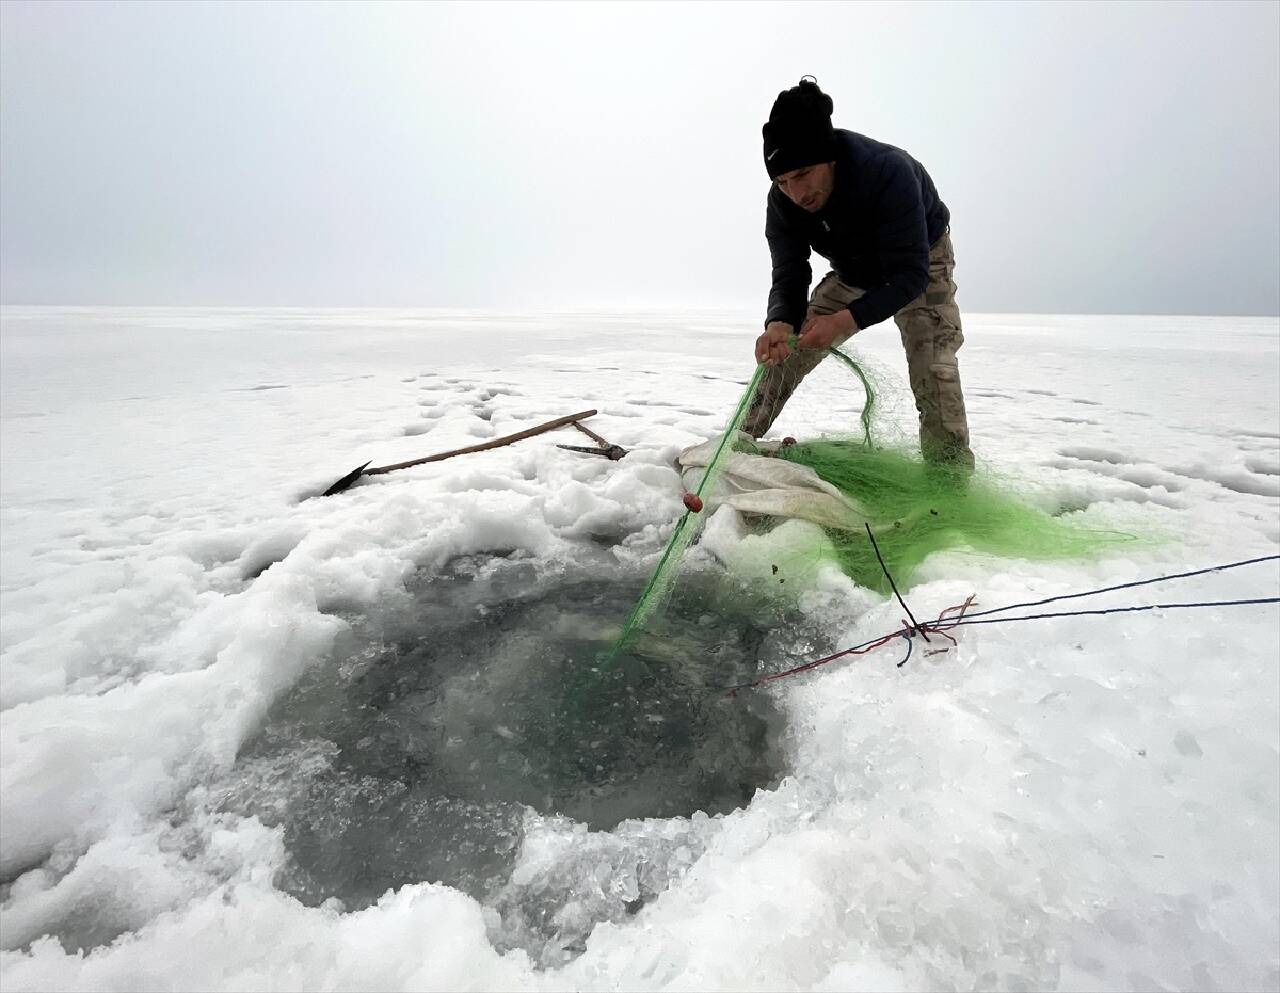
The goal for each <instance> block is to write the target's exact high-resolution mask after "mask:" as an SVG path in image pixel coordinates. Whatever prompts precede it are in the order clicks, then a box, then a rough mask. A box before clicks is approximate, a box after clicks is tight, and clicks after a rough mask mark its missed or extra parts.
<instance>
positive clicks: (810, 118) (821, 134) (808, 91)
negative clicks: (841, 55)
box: [764, 76, 836, 179]
mask: <svg viewBox="0 0 1280 993" xmlns="http://www.w3.org/2000/svg"><path fill="white" fill-rule="evenodd" d="M833 108H834V104H833V103H832V102H831V98H830V97H829V96H827V95H826V94H825V93H823V92H822V90H820V89H818V81H817V80H816V79H814V78H813V77H812V76H802V77H801V79H800V82H799V83H797V84H796V85H795V86H793V87H791V89H789V90H783V91H782V92H781V93H779V94H778V99H777V100H775V101H773V109H772V110H770V111H769V121H768V123H767V124H765V126H764V167H765V169H767V170H768V172H769V178H770V179H776V178H777V177H778V176H780V175H782V174H783V173H784V172H791V170H793V169H802V168H804V167H805V166H810V165H816V164H817V163H819V162H831V161H833V160H834V159H835V157H836V135H835V130H834V129H833V128H832V127H831V111H832V110H833Z"/></svg>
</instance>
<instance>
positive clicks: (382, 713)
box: [223, 557, 812, 943]
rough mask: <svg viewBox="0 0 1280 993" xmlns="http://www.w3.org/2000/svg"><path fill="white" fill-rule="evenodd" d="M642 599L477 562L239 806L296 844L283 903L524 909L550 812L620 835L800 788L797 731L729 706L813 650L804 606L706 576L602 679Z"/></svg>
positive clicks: (423, 604) (401, 627)
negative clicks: (775, 667) (461, 899)
mask: <svg viewBox="0 0 1280 993" xmlns="http://www.w3.org/2000/svg"><path fill="white" fill-rule="evenodd" d="M642 579H643V577H639V576H633V577H630V578H629V579H627V580H625V581H624V580H620V579H619V578H618V576H617V573H616V570H614V572H613V574H612V575H609V574H603V575H592V574H573V575H566V574H563V573H560V574H557V575H548V574H547V573H546V572H545V571H543V570H540V569H539V568H538V567H537V566H536V565H535V564H533V563H532V562H530V561H528V560H524V561H522V560H520V559H518V558H514V559H511V558H509V559H506V560H503V559H495V558H488V557H486V558H473V559H460V560H455V561H454V562H453V563H451V564H450V566H449V567H448V568H446V569H445V570H443V572H442V573H438V574H436V575H434V576H433V577H431V578H429V579H425V580H423V581H422V582H420V583H414V584H411V586H410V589H409V592H408V593H407V594H406V595H405V596H403V597H401V598H399V599H398V600H397V601H396V602H395V603H393V604H389V605H388V606H387V608H386V609H385V610H383V611H382V612H380V613H379V614H378V615H376V616H372V615H371V616H368V617H365V618H362V619H360V620H359V621H358V623H356V624H354V625H353V634H352V637H351V639H350V641H349V643H347V644H345V645H344V646H343V649H342V651H341V652H339V653H338V657H336V658H335V659H334V660H333V662H332V663H331V664H330V665H328V666H322V667H318V668H317V669H316V670H315V671H313V672H312V673H311V674H310V675H309V676H308V677H307V678H306V679H305V680H304V682H303V683H302V684H301V685H299V686H298V687H297V688H296V689H295V690H294V692H293V693H292V694H291V695H290V696H289V697H288V698H287V699H285V700H284V701H282V703H281V704H280V705H279V706H277V707H276V708H275V710H274V711H273V713H272V714H271V715H270V717H269V719H268V722H267V725H266V726H265V728H264V729H263V730H262V732H261V733H260V734H258V735H257V736H256V737H255V739H253V740H252V741H251V742H250V743H249V744H248V745H247V746H246V748H245V749H244V750H243V752H242V755H241V757H240V760H239V762H238V765H237V770H236V781H235V782H234V783H232V784H231V785H230V786H229V787H228V788H227V789H226V791H225V793H224V794H223V796H224V798H225V799H224V802H223V807H224V808H225V809H231V810H237V811H239V812H242V813H246V814H250V813H252V814H256V815H258V816H259V817H261V818H262V819H263V820H264V821H266V822H267V823H270V824H282V825H283V826H284V830H285V842H286V846H287V848H288V851H289V855H290V867H289V869H288V871H287V873H286V876H285V878H284V879H282V880H281V881H280V885H281V886H282V888H284V889H286V890H288V891H289V892H291V893H293V894H294V895H296V896H297V897H299V898H300V899H302V900H304V901H305V902H307V903H310V904H319V903H321V902H323V901H324V900H326V899H329V898H333V897H336V898H338V899H340V900H341V901H342V902H343V905H344V906H345V907H346V909H348V910H354V909H357V908H359V907H362V906H367V905H369V904H370V903H372V902H374V901H375V900H376V899H377V898H378V897H379V896H381V895H382V894H383V893H384V892H386V890H387V889H389V888H393V887H397V886H400V885H403V884H406V883H411V882H421V881H433V882H443V883H446V884H448V885H452V886H456V887H458V888H460V889H462V890H464V891H465V892H468V893H470V894H471V895H473V896H475V897H476V898H477V899H480V900H485V901H493V900H494V899H496V898H497V896H498V894H499V893H500V891H502V890H503V888H504V887H506V891H505V893H504V894H503V895H502V897H501V902H503V903H504V904H507V905H509V904H510V902H511V889H510V886H509V885H508V884H509V878H510V872H511V868H512V867H513V865H514V863H515V860H516V858H517V855H518V853H519V848H520V843H521V840H522V836H523V828H522V824H523V822H524V819H525V815H526V813H527V812H528V811H529V810H532V811H535V812H537V813H539V814H544V815H551V814H556V815H563V816H565V817H568V818H571V819H573V820H574V821H576V822H579V823H583V824H585V825H587V826H588V827H589V828H590V829H592V830H602V831H607V830H609V829H612V828H614V827H615V826H616V825H618V824H619V823H620V822H622V821H624V820H626V819H631V818H671V817H679V816H686V815H691V814H693V813H694V812H696V811H703V812H705V813H707V814H710V815H714V814H718V813H724V812H728V811H731V810H733V809H735V808H737V807H741V806H743V805H745V804H746V803H747V802H748V801H749V800H750V799H751V797H752V796H753V794H754V793H755V791H756V790H757V789H758V788H761V787H765V788H767V787H771V786H773V785H775V784H776V783H777V782H778V780H779V779H780V778H781V776H782V774H783V772H784V760H783V755H782V749H781V747H780V745H779V739H780V734H781V731H782V725H783V721H782V717H781V714H780V712H779V710H778V709H777V706H776V703H775V700H774V697H772V696H771V695H770V694H767V693H749V694H742V695H739V696H738V697H736V698H729V697H727V696H726V695H725V692H724V690H725V688H726V687H728V686H731V685H734V684H737V683H741V682H743V681H745V680H748V679H750V678H752V677H754V676H755V675H757V674H758V671H759V667H758V662H759V660H761V659H762V658H765V657H769V658H771V659H773V660H775V661H776V659H777V658H778V657H779V656H787V655H789V654H794V653H795V652H797V651H803V650H805V649H806V648H811V647H812V645H811V644H809V643H807V642H805V641H804V638H799V639H798V638H797V634H796V632H797V630H798V628H799V627H800V626H802V625H800V621H799V618H798V617H797V616H796V615H795V614H794V612H789V608H787V607H786V606H784V605H781V604H778V603H771V602H766V601H760V600H757V599H753V598H752V597H751V596H750V595H749V594H748V593H747V592H746V591H745V590H744V589H739V588H735V587H734V586H733V584H732V583H731V582H729V581H727V580H726V579H725V577H724V575H723V574H717V575H710V574H708V575H706V576H703V577H699V576H697V575H694V576H691V577H687V578H685V579H682V585H681V586H680V587H679V588H678V589H677V592H676V595H675V597H674V598H673V599H672V601H671V602H670V604H669V605H668V606H667V607H666V608H664V610H663V611H662V614H661V620H660V622H659V623H658V624H657V625H655V626H654V627H653V628H652V629H651V630H650V632H649V633H646V634H642V635H639V636H637V637H636V639H635V641H634V644H633V645H631V646H629V648H628V650H627V651H625V652H624V653H623V654H622V655H621V656H619V657H618V659H617V660H616V663H615V664H614V665H612V666H608V667H605V666H602V665H601V660H602V656H603V655H604V653H605V652H606V650H607V649H608V648H609V646H610V645H611V643H612V641H613V639H614V637H615V636H616V634H617V633H618V631H619V630H620V628H621V625H622V622H623V620H624V619H625V618H626V616H627V614H628V612H629V610H630V609H631V607H632V605H633V603H634V601H635V598H636V595H637V594H638V592H639V590H640V588H641V586H642ZM658 875H659V876H662V878H666V876H665V875H664V874H662V873H659V874H658ZM664 885H665V884H664ZM653 895H655V894H654V893H642V894H641V895H640V897H639V898H637V897H636V896H635V895H633V894H629V895H628V899H626V900H625V901H623V902H624V903H625V904H626V908H627V911H628V912H634V911H635V910H637V909H638V908H639V906H640V905H641V904H642V903H643V902H644V900H645V899H648V898H651V897H652V896H653ZM543 896H544V897H545V893H544V894H543ZM564 899H565V900H572V899H574V894H572V893H570V892H566V893H565V894H564ZM491 905H492V904H491ZM620 905H621V904H620ZM510 909H511V908H510V907H509V906H507V907H506V909H504V911H503V912H504V915H505V914H507V913H508V911H509V910H510ZM615 909H616V908H615ZM602 913H603V914H605V915H606V916H608V915H609V914H611V913H612V911H607V910H606V911H602ZM540 916H541V915H540ZM526 930H527V929H526ZM543 937H549V936H547V935H544V936H543ZM521 943H523V942H521Z"/></svg>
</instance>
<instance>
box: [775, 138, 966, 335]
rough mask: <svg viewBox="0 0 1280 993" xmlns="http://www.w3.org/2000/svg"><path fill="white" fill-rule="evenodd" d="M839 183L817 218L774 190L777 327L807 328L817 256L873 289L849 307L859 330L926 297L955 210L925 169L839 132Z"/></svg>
mask: <svg viewBox="0 0 1280 993" xmlns="http://www.w3.org/2000/svg"><path fill="white" fill-rule="evenodd" d="M835 162H836V165H835V185H834V188H833V189H832V191H831V196H830V198H829V199H828V200H827V202H826V204H825V205H824V206H823V208H822V209H821V210H820V211H818V212H817V213H816V214H811V213H809V211H807V210H805V209H804V208H802V207H798V206H796V205H795V204H794V203H792V202H791V201H790V200H789V199H787V197H786V195H785V194H784V193H783V192H782V191H781V190H780V189H778V187H777V185H776V184H775V185H774V186H772V187H771V188H770V190H769V210H768V214H767V217H766V220H765V228H764V232H765V237H766V238H767V239H768V240H769V254H770V255H772V256H773V288H772V289H771V290H770V291H769V316H768V317H767V318H766V319H765V323H766V324H768V323H769V322H770V321H785V322H786V323H788V324H790V325H791V326H792V327H794V328H795V329H796V330H797V331H798V330H800V325H801V324H803V323H804V315H805V311H806V309H807V308H808V302H809V283H810V281H811V280H812V279H813V270H812V269H811V268H810V267H809V253H810V250H812V251H815V252H817V253H818V254H819V255H821V256H823V257H824V258H826V259H827V260H828V261H830V263H831V267H832V269H834V270H835V272H836V275H837V276H839V277H840V279H841V280H842V281H844V282H845V283H847V284H849V285H850V286H857V287H859V288H861V289H863V290H865V291H866V295H865V296H863V297H861V298H860V299H858V300H855V301H854V302H853V303H851V304H850V305H849V310H850V312H851V313H852V314H853V319H854V320H855V321H856V322H857V324H858V327H859V328H868V327H870V326H871V325H873V324H879V323H880V322H881V321H883V320H884V319H885V318H886V317H892V316H893V315H894V314H896V313H897V312H898V311H899V310H901V309H902V308H903V307H905V306H906V305H907V304H908V303H910V302H911V301H912V300H914V299H915V298H916V297H918V296H919V295H920V294H921V293H923V292H924V290H925V287H926V286H927V285H928V284H929V246H930V245H932V244H933V243H934V242H935V241H937V240H938V239H939V238H940V237H941V236H942V234H943V232H945V231H946V230H947V225H948V224H949V223H950V221H951V212H950V211H949V210H947V206H946V204H944V203H943V202H942V200H941V199H940V198H939V197H938V191H937V190H936V189H935V188H934V185H933V180H932V179H930V178H929V174H928V173H927V172H925V170H924V166H922V165H921V164H920V163H919V162H917V161H916V160H915V159H913V158H912V157H911V156H910V155H908V154H907V153H906V152H904V151H903V150H902V149H900V148H894V147H893V146H892V145H886V144H884V143H883V142H879V141H875V140H873V139H871V138H868V137H866V136H865V135H861V134H857V133H856V132H854V131H844V130H840V129H837V130H836V160H835Z"/></svg>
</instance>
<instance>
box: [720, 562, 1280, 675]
mask: <svg viewBox="0 0 1280 993" xmlns="http://www.w3.org/2000/svg"><path fill="white" fill-rule="evenodd" d="M1276 561H1280V555H1263V556H1261V557H1259V558H1256V559H1243V560H1242V561H1239V562H1228V563H1226V564H1225V565H1215V566H1210V567H1209V568H1207V569H1195V570H1193V571H1191V572H1178V573H1171V574H1170V575H1167V576H1156V577H1155V578H1154V579H1139V580H1135V581H1134V582H1131V583H1121V584H1119V585H1118V586H1106V587H1103V588H1102V589H1097V590H1086V591H1085V592H1083V593H1064V594H1062V595H1060V596H1052V597H1046V598H1045V599H1043V600H1033V601H1029V602H1027V603H1011V604H1008V605H1006V606H1004V607H992V608H991V609H990V610H983V611H980V612H979V613H976V614H968V615H966V616H964V617H959V618H957V619H955V620H946V619H943V620H942V621H925V622H924V623H923V624H920V625H918V626H917V627H916V628H904V629H903V630H901V631H897V632H895V633H896V634H899V635H901V636H902V637H903V638H906V639H907V654H906V657H905V658H904V659H903V660H902V661H901V662H899V663H898V664H897V668H899V669H901V668H902V667H903V666H904V665H906V664H907V661H908V660H909V659H910V658H911V641H912V635H913V634H915V633H916V632H917V631H920V630H930V629H932V630H935V631H949V630H950V629H951V628H956V627H964V626H966V625H969V624H1006V623H1012V622H1014V621H1040V620H1046V619H1048V618H1052V617H1097V616H1101V615H1103V614H1132V613H1140V612H1142V611H1148V610H1181V609H1186V608H1190V607H1247V606H1251V605H1258V604H1268V603H1280V596H1276V597H1256V598H1252V599H1247V600H1204V601H1198V602H1194V603H1152V604H1142V605H1139V606H1130V607H1105V608H1101V609H1097V610H1062V611H1053V612H1050V613H1047V614H1024V615H1022V616H1021V617H993V616H991V615H993V614H1000V613H1004V612H1005V611H1008V610H1020V609H1024V608H1028V607H1043V606H1044V605H1045V604H1050V603H1056V602H1058V601H1060V600H1076V599H1079V598H1080V597H1087V596H1097V595H1099V594H1101V593H1114V592H1115V591H1116V590H1129V589H1134V588H1135V587H1138V586H1150V585H1151V584H1152V583H1162V582H1165V581H1166V580H1170V579H1187V578H1188V577H1190V576H1203V575H1206V574H1207V573H1211V572H1225V571H1226V570H1228V569H1239V568H1241V567H1243V566H1246V565H1256V564H1258V563H1259V562H1276ZM884 640H885V636H884V635H881V636H880V637H879V638H872V639H871V640H870V641H864V642H863V643H862V644H860V645H854V646H853V647H852V648H846V649H844V650H842V651H839V652H836V653H835V654H834V655H831V656H829V657H828V658H826V659H822V660H819V664H820V663H821V662H834V661H835V660H836V659H838V658H841V657H843V656H845V655H855V654H857V653H858V652H860V651H862V650H863V649H865V648H870V647H871V646H872V645H875V644H879V643H881V642H883V641H884ZM813 666H814V664H813V663H810V664H809V665H806V666H800V667H797V669H795V670H787V671H786V672H780V673H774V674H772V675H769V676H763V677H761V678H760V679H757V680H754V681H753V682H750V683H743V684H741V685H739V686H734V687H732V688H730V689H729V690H728V692H729V693H730V694H736V693H737V692H738V690H744V689H751V688H752V687H755V686H758V685H760V683H762V682H765V681H767V680H772V679H777V678H780V677H782V676H785V675H787V674H788V673H790V672H798V671H801V670H807V669H809V668H812V667H813Z"/></svg>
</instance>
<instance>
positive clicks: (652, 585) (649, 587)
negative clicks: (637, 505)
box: [602, 363, 768, 669]
mask: <svg viewBox="0 0 1280 993" xmlns="http://www.w3.org/2000/svg"><path fill="white" fill-rule="evenodd" d="M767 368H768V367H767V366H765V365H764V363H761V364H759V365H757V366H756V371H755V375H754V376H752V377H751V382H749V383H748V384H747V388H746V390H745V391H743V394H742V398H741V399H740V400H739V401H738V406H737V407H736V408H735V409H734V412H733V416H732V417H731V418H729V425H728V427H726V428H725V430H724V434H722V435H721V436H720V444H719V445H717V446H716V451H715V454H714V455H713V456H712V457H711V461H710V462H708V463H707V468H706V469H705V470H704V471H703V473H702V479H701V480H700V481H699V482H698V488H697V489H696V490H695V491H694V492H695V493H696V494H697V496H698V497H699V498H701V497H702V494H703V492H704V491H705V490H706V489H707V486H708V485H709V483H710V482H711V480H712V475H713V474H716V473H718V471H719V469H720V468H721V462H722V460H723V456H724V453H725V449H726V448H728V446H729V442H730V441H731V440H732V439H733V438H734V437H735V436H736V435H737V433H738V429H739V428H740V427H741V426H742V421H743V418H745V417H746V416H747V409H748V408H749V407H750V406H751V401H752V399H753V398H754V397H755V394H756V390H757V388H759V386H760V380H761V379H762V378H763V377H764V374H765V370H766V369H767ZM691 515H692V512H691V511H688V510H686V511H685V512H684V515H683V516H682V517H681V518H680V520H679V521H678V522H677V523H676V528H675V531H673V532H672V533H671V538H670V539H669V540H668V541H667V547H666V548H665V549H664V550H663V552H662V557H661V558H660V559H659V560H658V564H657V566H656V567H655V568H654V570H653V573H652V575H650V576H649V581H648V582H647V583H646V584H645V587H644V590H643V592H641V594H640V597H639V599H638V600H636V605H635V606H634V607H633V608H632V609H631V616H629V617H628V618H627V621H626V623H625V624H623V626H622V633H621V634H619V635H618V638H617V640H616V641H614V643H613V647H612V648H610V649H609V653H608V655H606V656H605V659H604V663H603V666H602V668H603V669H607V668H608V667H609V666H611V665H612V664H613V661H614V659H615V658H616V657H617V655H618V652H619V651H621V650H622V646H623V645H624V644H625V643H626V640H627V638H629V637H630V636H631V633H632V632H633V631H634V630H635V629H636V628H637V627H638V626H639V625H640V622H641V621H642V620H643V619H644V616H645V614H646V613H647V612H648V609H649V608H650V607H651V606H652V601H653V597H652V594H653V592H654V590H655V589H657V588H658V586H659V583H660V582H661V581H665V580H666V579H667V574H668V572H669V570H668V569H667V563H669V562H674V561H678V556H675V552H676V550H677V549H678V548H679V549H683V548H684V546H685V545H687V543H688V542H682V541H681V539H682V538H683V537H684V534H685V530H686V527H687V525H688V523H689V518H690V516H691ZM690 538H692V534H690Z"/></svg>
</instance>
